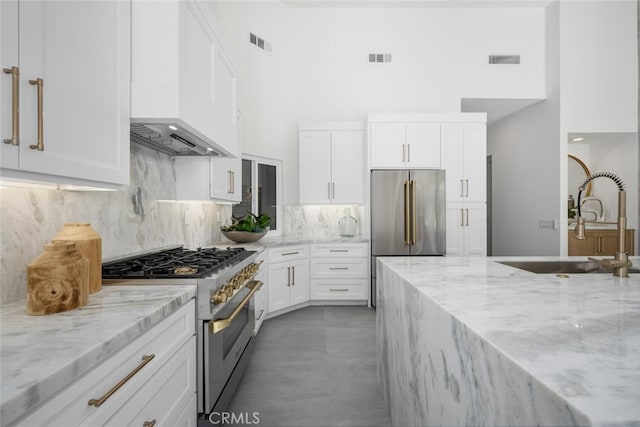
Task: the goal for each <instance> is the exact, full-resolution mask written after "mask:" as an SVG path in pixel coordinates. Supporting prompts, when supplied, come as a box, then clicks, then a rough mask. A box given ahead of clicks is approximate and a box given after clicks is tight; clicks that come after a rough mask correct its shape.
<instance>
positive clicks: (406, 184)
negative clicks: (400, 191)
mask: <svg viewBox="0 0 640 427" xmlns="http://www.w3.org/2000/svg"><path fill="white" fill-rule="evenodd" d="M410 198H411V195H410V193H409V181H407V180H405V181H404V244H405V245H410V244H411V242H409V224H410V222H411V210H410V206H409V204H410Z"/></svg>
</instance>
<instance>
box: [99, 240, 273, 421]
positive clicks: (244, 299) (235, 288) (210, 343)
mask: <svg viewBox="0 0 640 427" xmlns="http://www.w3.org/2000/svg"><path fill="white" fill-rule="evenodd" d="M256 257H257V253H256V252H253V251H246V250H245V249H244V248H226V249H218V248H203V249H197V250H189V249H185V248H182V247H173V248H169V249H166V250H161V251H156V252H151V253H145V254H141V255H139V256H135V257H128V258H125V259H119V260H114V261H110V262H106V263H104V264H103V266H102V277H103V284H105V285H115V284H121V285H124V284H126V285H133V284H135V285H145V284H147V285H175V284H184V285H193V286H197V292H196V294H197V296H196V307H197V308H196V327H197V331H195V333H196V335H197V337H196V338H197V344H198V351H197V357H198V361H197V375H198V378H197V382H198V423H199V424H202V425H210V423H209V421H208V415H209V414H210V413H211V412H224V411H225V410H226V409H227V407H228V405H229V402H230V401H231V398H232V397H233V393H234V392H235V389H236V387H237V385H238V383H239V381H240V379H241V377H242V374H243V373H244V369H245V367H246V364H247V362H248V360H249V358H250V355H251V352H252V350H253V340H252V339H253V331H254V325H255V318H254V304H253V295H254V293H255V292H256V291H257V290H259V289H260V286H261V285H262V282H259V281H256V280H253V277H254V276H255V275H256V274H257V273H258V271H259V270H260V268H261V266H260V265H259V264H258V263H255V262H254V261H255V259H256Z"/></svg>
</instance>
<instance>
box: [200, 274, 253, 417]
mask: <svg viewBox="0 0 640 427" xmlns="http://www.w3.org/2000/svg"><path fill="white" fill-rule="evenodd" d="M261 285H262V282H258V281H250V282H248V283H247V285H246V286H245V287H244V288H242V289H241V290H240V291H239V292H237V293H236V295H234V296H233V298H232V299H231V300H229V301H228V302H227V303H226V304H225V306H224V308H223V309H222V310H220V311H219V312H218V313H216V318H215V319H214V320H212V321H209V322H205V323H204V328H203V331H202V333H203V335H204V357H203V365H204V366H203V368H204V403H205V407H204V411H205V413H209V412H210V411H211V410H212V409H213V408H214V406H215V405H216V403H217V402H218V399H219V398H220V396H221V395H222V394H223V391H224V388H225V385H226V383H227V381H228V379H229V377H230V376H231V374H232V373H233V370H234V369H235V367H236V365H237V364H238V361H239V360H240V358H241V357H242V353H243V352H244V350H245V348H246V347H247V344H248V343H249V340H250V339H251V337H252V335H253V329H254V326H255V316H254V302H253V300H254V298H253V294H254V293H255V292H256V291H257V290H258V289H259V288H260V286H261Z"/></svg>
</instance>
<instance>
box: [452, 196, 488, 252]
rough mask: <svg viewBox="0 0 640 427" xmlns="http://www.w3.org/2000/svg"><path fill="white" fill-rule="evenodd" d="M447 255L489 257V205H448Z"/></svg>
mask: <svg viewBox="0 0 640 427" xmlns="http://www.w3.org/2000/svg"><path fill="white" fill-rule="evenodd" d="M446 220H447V255H454V256H486V255H487V205H486V204H485V203H464V204H463V203H447V218H446Z"/></svg>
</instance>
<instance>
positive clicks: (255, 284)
mask: <svg viewBox="0 0 640 427" xmlns="http://www.w3.org/2000/svg"><path fill="white" fill-rule="evenodd" d="M244 286H245V287H246V288H249V289H250V291H249V293H248V294H247V295H246V296H245V297H244V298H242V301H240V304H238V306H237V307H236V308H235V309H234V310H233V313H231V315H230V316H229V317H227V318H226V319H217V320H213V321H211V322H209V330H210V331H211V333H212V334H217V333H218V332H220V331H223V330H225V329H226V328H228V327H229V325H231V322H233V319H235V317H236V316H237V315H238V313H240V311H241V310H242V309H243V308H244V306H245V305H247V304H248V303H249V300H250V299H251V297H252V296H253V294H255V293H256V292H258V291H259V290H260V288H261V287H262V282H261V281H259V280H250V281H249V282H247V284H246V285H244Z"/></svg>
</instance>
